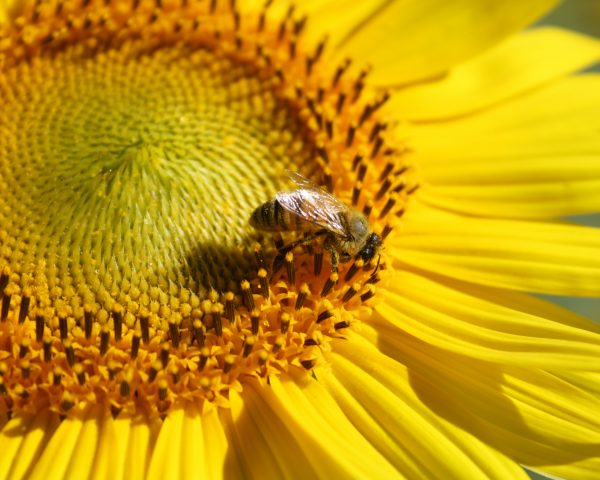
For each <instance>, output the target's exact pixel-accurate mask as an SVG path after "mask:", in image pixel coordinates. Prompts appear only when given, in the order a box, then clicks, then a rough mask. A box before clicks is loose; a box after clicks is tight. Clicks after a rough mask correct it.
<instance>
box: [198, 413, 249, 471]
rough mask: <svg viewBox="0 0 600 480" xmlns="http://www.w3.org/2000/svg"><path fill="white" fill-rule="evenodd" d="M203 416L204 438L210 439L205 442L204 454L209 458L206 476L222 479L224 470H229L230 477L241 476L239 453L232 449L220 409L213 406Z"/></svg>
mask: <svg viewBox="0 0 600 480" xmlns="http://www.w3.org/2000/svg"><path fill="white" fill-rule="evenodd" d="M201 418H202V429H203V432H204V438H206V439H210V441H206V442H205V443H204V446H205V450H204V455H205V458H206V459H207V463H206V465H205V470H206V477H205V478H207V479H213V480H220V479H222V478H223V476H224V472H229V473H230V474H231V477H230V478H241V476H242V474H241V469H240V467H239V462H238V461H237V455H235V452H232V451H231V448H230V445H231V444H230V441H229V439H228V438H227V435H226V433H225V429H224V428H223V423H222V422H221V418H220V417H219V413H218V410H217V409H216V408H211V409H210V410H209V411H207V412H204V413H203V414H202V417H201Z"/></svg>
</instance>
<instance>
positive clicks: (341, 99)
mask: <svg viewBox="0 0 600 480" xmlns="http://www.w3.org/2000/svg"><path fill="white" fill-rule="evenodd" d="M345 101H346V93H345V92H341V93H340V95H339V97H338V101H337V105H336V106H335V110H336V112H337V113H338V115H339V114H340V113H342V108H344V102H345Z"/></svg>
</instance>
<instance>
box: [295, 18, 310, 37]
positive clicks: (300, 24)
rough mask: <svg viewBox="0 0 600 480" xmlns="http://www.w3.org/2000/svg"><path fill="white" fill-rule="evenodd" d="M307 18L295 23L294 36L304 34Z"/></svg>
mask: <svg viewBox="0 0 600 480" xmlns="http://www.w3.org/2000/svg"><path fill="white" fill-rule="evenodd" d="M307 18H308V17H307V16H306V15H304V16H303V17H302V18H301V19H300V20H297V21H296V22H295V23H294V35H296V36H298V35H300V34H301V33H302V31H303V30H304V27H305V26H306V20H307Z"/></svg>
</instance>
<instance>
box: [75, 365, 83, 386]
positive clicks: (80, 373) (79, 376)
mask: <svg viewBox="0 0 600 480" xmlns="http://www.w3.org/2000/svg"><path fill="white" fill-rule="evenodd" d="M73 368H74V370H75V375H76V376H77V381H78V382H79V385H83V384H84V383H85V370H84V369H83V365H81V364H80V363H78V364H77V365H75V367H73Z"/></svg>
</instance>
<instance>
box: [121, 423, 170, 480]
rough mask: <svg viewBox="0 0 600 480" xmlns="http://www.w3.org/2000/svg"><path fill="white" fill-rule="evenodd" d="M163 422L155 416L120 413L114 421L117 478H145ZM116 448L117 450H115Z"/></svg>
mask: <svg viewBox="0 0 600 480" xmlns="http://www.w3.org/2000/svg"><path fill="white" fill-rule="evenodd" d="M161 426H162V422H161V421H160V420H159V419H158V418H155V419H154V420H150V419H147V418H144V417H134V418H130V417H127V416H124V415H120V416H119V417H118V418H117V419H116V420H115V422H114V428H115V432H116V436H117V442H116V444H115V445H112V451H113V458H112V462H114V463H116V464H117V473H116V474H115V479H121V478H122V479H134V478H145V477H146V472H147V471H148V465H149V464H150V458H151V455H152V451H153V450H154V445H155V443H156V437H157V436H158V432H159V431H160V428H161ZM115 450H116V451H115Z"/></svg>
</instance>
